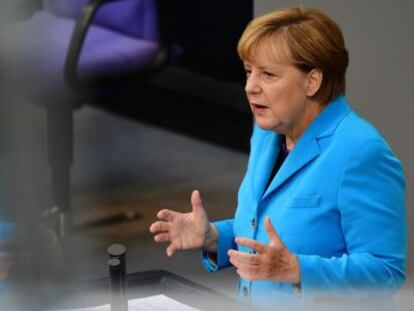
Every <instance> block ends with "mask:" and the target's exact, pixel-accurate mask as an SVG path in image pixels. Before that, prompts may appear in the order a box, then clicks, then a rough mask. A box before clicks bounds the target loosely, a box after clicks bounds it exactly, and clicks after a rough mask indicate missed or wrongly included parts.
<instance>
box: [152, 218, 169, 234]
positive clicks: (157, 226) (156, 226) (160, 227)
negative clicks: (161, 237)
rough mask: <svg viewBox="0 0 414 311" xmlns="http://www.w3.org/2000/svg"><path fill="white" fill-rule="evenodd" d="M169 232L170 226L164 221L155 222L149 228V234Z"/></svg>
mask: <svg viewBox="0 0 414 311" xmlns="http://www.w3.org/2000/svg"><path fill="white" fill-rule="evenodd" d="M169 230H170V224H169V223H168V222H165V221H156V222H154V223H153V224H152V225H151V227H150V232H151V233H157V232H163V231H169Z"/></svg>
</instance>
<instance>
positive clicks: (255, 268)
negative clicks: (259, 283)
mask: <svg viewBox="0 0 414 311" xmlns="http://www.w3.org/2000/svg"><path fill="white" fill-rule="evenodd" d="M229 261H230V262H231V264H232V265H233V266H235V267H236V268H238V269H240V270H243V271H248V272H249V273H257V272H258V271H259V269H260V266H259V265H252V264H249V263H244V262H241V261H239V260H238V258H236V257H230V258H229Z"/></svg>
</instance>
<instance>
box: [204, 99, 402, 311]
mask: <svg viewBox="0 0 414 311" xmlns="http://www.w3.org/2000/svg"><path fill="white" fill-rule="evenodd" d="M280 139H281V136H280V135H278V134H277V133H275V132H273V131H267V130H262V129H260V128H259V127H258V126H257V125H255V126H254V131H253V135H252V138H251V153H250V158H249V162H248V167H247V172H246V175H245V177H244V179H243V182H242V184H241V186H240V189H239V193H238V206H237V211H236V214H235V217H234V219H229V220H223V221H219V222H216V223H215V225H216V227H217V230H218V232H219V241H218V253H217V263H216V264H214V263H213V262H212V261H211V260H209V258H208V257H207V254H205V253H203V254H202V261H203V264H204V266H205V267H206V269H207V270H209V271H217V270H219V269H221V268H225V267H228V266H230V265H231V264H230V263H229V260H228V256H227V251H228V250H229V249H231V248H234V249H237V247H238V246H237V245H235V244H234V238H235V237H237V236H242V237H246V238H250V239H254V240H257V241H260V242H263V243H268V236H267V234H266V231H265V228H264V218H265V216H270V218H271V221H272V224H273V226H274V227H275V229H276V231H277V232H278V234H279V236H280V237H281V239H282V241H283V242H284V243H285V245H286V246H287V248H288V249H289V250H290V251H291V252H293V253H294V254H296V255H297V257H298V259H299V263H300V269H301V295H302V300H303V299H304V297H305V298H306V297H307V296H309V297H310V296H311V293H314V292H315V291H322V292H327V291H331V290H335V289H338V290H341V292H343V291H347V290H348V291H359V290H361V289H377V288H379V289H386V290H391V291H394V290H395V289H397V288H399V287H400V286H401V285H402V283H403V282H404V279H405V255H406V220H405V184H404V176H403V170H402V166H401V163H400V161H399V160H398V159H397V158H396V157H395V155H394V154H393V153H392V151H391V149H390V147H389V146H388V144H387V143H386V142H385V140H384V139H383V138H382V136H381V135H380V134H379V133H378V132H377V131H376V130H375V129H374V128H373V126H371V125H370V124H369V123H367V122H366V121H365V120H363V119H362V118H360V117H359V116H357V115H356V113H355V112H354V111H352V109H351V108H350V107H349V106H348V104H347V103H346V101H345V99H344V98H343V97H341V96H340V97H338V98H337V99H336V100H335V101H333V102H331V103H329V104H328V106H327V107H326V108H325V109H324V110H323V111H322V112H321V113H320V114H319V115H318V117H317V118H316V119H315V120H314V121H313V122H312V123H311V124H310V125H309V127H308V128H307V129H306V131H305V132H304V133H303V135H302V136H301V138H300V139H299V141H298V142H297V143H296V145H295V147H294V149H293V150H292V151H291V152H290V154H289V156H288V157H287V158H286V160H285V162H284V163H283V165H282V167H281V168H280V170H279V172H278V173H277V175H276V176H275V178H274V179H273V181H272V182H271V184H270V185H269V187H268V188H267V189H265V187H266V185H267V182H268V179H269V177H270V174H271V171H272V168H273V165H274V162H275V159H276V157H277V155H278V152H279V146H280ZM239 250H241V251H250V250H249V249H246V248H245V247H242V246H241V247H240V248H239ZM238 295H239V298H240V299H241V300H244V301H251V302H252V303H254V304H256V305H267V306H269V305H270V306H271V305H274V304H273V303H277V304H278V305H280V304H281V303H282V302H283V301H285V300H286V301H289V300H295V299H297V298H295V297H297V295H295V290H294V288H293V287H292V285H291V284H289V283H278V282H271V281H247V280H244V279H240V283H239V288H238Z"/></svg>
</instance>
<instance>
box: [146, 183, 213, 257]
mask: <svg viewBox="0 0 414 311" xmlns="http://www.w3.org/2000/svg"><path fill="white" fill-rule="evenodd" d="M191 205H192V211H191V212H190V213H179V212H175V211H171V210H167V209H164V210H161V211H159V212H158V214H157V217H158V221H156V222H154V223H153V224H152V225H151V226H150V232H151V233H152V234H154V235H155V236H154V240H155V241H156V242H169V243H170V244H169V245H168V247H167V255H168V256H172V255H173V254H174V253H175V251H177V250H186V249H203V250H206V251H208V252H216V251H217V239H218V233H217V230H216V228H215V226H214V225H213V224H210V222H209V221H208V218H207V213H206V211H205V210H204V208H203V204H202V201H201V196H200V192H199V191H198V190H194V191H193V193H192V194H191Z"/></svg>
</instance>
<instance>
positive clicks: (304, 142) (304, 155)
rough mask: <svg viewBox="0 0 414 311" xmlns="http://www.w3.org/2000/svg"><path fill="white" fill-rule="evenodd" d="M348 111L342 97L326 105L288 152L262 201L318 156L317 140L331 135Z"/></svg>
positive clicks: (319, 150) (319, 151)
mask: <svg viewBox="0 0 414 311" xmlns="http://www.w3.org/2000/svg"><path fill="white" fill-rule="evenodd" d="M349 111H351V109H350V108H349V106H348V105H347V103H346V101H345V99H344V98H343V97H342V96H339V97H338V98H337V99H336V100H335V101H333V102H331V103H329V104H328V106H327V107H326V108H325V109H324V110H323V111H322V112H321V113H320V114H319V116H318V117H317V118H316V119H315V120H314V121H313V122H312V123H311V124H310V125H309V127H308V128H307V129H306V131H305V132H304V133H303V135H302V137H301V138H300V139H299V140H298V142H297V143H296V145H295V148H293V150H292V151H291V152H290V154H289V156H288V157H287V158H286V160H285V162H284V163H283V165H282V166H281V168H280V169H279V171H278V173H277V174H276V177H275V179H274V180H273V181H272V183H271V184H270V185H269V187H268V188H267V190H266V192H265V193H264V195H263V199H265V198H266V197H267V196H268V195H269V194H270V193H271V192H273V191H275V190H277V189H278V188H279V187H281V186H282V185H283V183H285V182H286V181H287V180H288V179H289V178H290V177H291V176H293V175H294V174H295V173H297V172H298V171H299V170H301V169H302V168H303V167H304V166H306V164H308V163H309V162H311V161H312V160H313V159H315V158H316V157H318V156H319V154H320V153H321V152H322V151H321V149H320V147H319V143H318V139H319V138H321V137H325V136H329V135H332V134H333V133H334V132H335V129H336V127H337V126H338V124H339V122H340V121H341V120H342V118H343V117H344V116H345V115H346V114H347V112H349ZM276 154H277V153H276ZM272 163H274V162H272ZM272 168H273V166H272V167H271V168H270V169H269V170H270V171H271V170H272ZM269 174H270V173H269ZM268 178H269V175H267V179H266V182H267V180H268ZM264 187H265V186H263V188H262V189H264Z"/></svg>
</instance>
